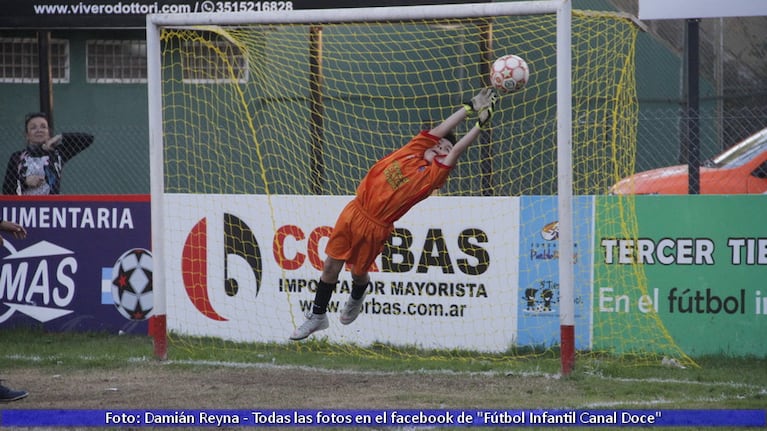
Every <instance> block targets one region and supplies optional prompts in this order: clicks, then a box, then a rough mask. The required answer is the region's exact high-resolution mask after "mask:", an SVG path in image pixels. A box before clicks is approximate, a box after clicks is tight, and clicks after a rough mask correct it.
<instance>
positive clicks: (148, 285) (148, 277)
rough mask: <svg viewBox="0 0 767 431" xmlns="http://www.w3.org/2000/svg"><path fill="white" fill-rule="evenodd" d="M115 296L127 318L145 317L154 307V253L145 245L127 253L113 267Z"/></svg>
mask: <svg viewBox="0 0 767 431" xmlns="http://www.w3.org/2000/svg"><path fill="white" fill-rule="evenodd" d="M112 299H113V300H114V304H115V307H117V311H119V312H120V314H122V315H123V317H125V318H126V319H130V320H145V319H147V318H148V317H149V314H150V313H151V312H152V308H153V307H154V295H153V292H152V254H151V253H150V252H149V251H148V250H144V249H143V248H134V249H132V250H128V251H126V252H125V253H123V255H122V256H120V257H119V258H118V259H117V262H115V265H114V266H113V267H112Z"/></svg>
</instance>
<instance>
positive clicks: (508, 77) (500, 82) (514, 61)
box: [490, 54, 530, 93]
mask: <svg viewBox="0 0 767 431" xmlns="http://www.w3.org/2000/svg"><path fill="white" fill-rule="evenodd" d="M529 78H530V68H528V67H527V63H526V62H525V60H523V59H522V58H521V57H518V56H516V55H512V54H509V55H504V56H503V57H500V58H498V59H497V60H495V62H494V63H493V68H492V69H491V70H490V83H491V84H492V85H493V87H495V88H496V89H497V90H498V91H499V92H501V93H513V92H515V91H519V90H521V89H522V87H524V86H525V85H526V84H527V80H528V79H529Z"/></svg>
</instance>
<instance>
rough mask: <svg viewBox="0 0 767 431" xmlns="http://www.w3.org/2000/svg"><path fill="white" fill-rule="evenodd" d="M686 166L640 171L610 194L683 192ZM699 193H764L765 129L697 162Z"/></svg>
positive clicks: (766, 183)
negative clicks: (698, 168)
mask: <svg viewBox="0 0 767 431" xmlns="http://www.w3.org/2000/svg"><path fill="white" fill-rule="evenodd" d="M688 183H689V180H688V176H687V165H677V166H669V167H666V168H660V169H653V170H650V171H645V172H640V173H637V174H634V175H632V176H630V177H627V178H624V179H622V180H620V181H619V182H618V183H617V184H615V185H614V186H612V187H611V188H610V194H614V195H625V194H637V195H652V194H660V195H686V194H687V193H688V187H689V186H688ZM700 193H701V194H709V195H714V194H721V195H729V194H748V193H754V194H758V193H767V129H763V130H761V131H759V132H757V133H755V134H753V135H751V136H749V137H748V138H746V139H745V140H743V141H742V142H740V143H739V144H737V145H735V146H733V147H732V148H729V149H728V150H726V151H724V152H723V153H721V154H719V155H718V156H716V157H714V158H712V159H709V160H706V161H705V162H703V163H701V165H700Z"/></svg>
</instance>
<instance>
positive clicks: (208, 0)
mask: <svg viewBox="0 0 767 431" xmlns="http://www.w3.org/2000/svg"><path fill="white" fill-rule="evenodd" d="M482 1H485V0H463V1H460V0H324V1H319V0H279V1H254V0H247V1H240V0H119V1H115V0H100V1H92V0H25V1H18V0H0V8H2V11H3V13H2V14H0V28H29V29H50V28H120V27H123V28H143V27H145V26H146V15H148V14H152V13H182V14H189V13H200V12H234V13H240V12H242V13H252V12H277V11H290V10H301V9H333V8H347V7H381V6H409V5H435V4H445V5H449V4H457V3H480V2H482Z"/></svg>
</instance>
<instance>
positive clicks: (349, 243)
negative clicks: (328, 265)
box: [325, 199, 394, 275]
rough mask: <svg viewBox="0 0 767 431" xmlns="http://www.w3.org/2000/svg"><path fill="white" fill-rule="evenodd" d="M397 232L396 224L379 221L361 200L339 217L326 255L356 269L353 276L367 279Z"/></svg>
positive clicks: (350, 205)
mask: <svg viewBox="0 0 767 431" xmlns="http://www.w3.org/2000/svg"><path fill="white" fill-rule="evenodd" d="M393 230H394V225H393V224H392V223H385V222H381V221H379V220H376V219H375V218H373V217H371V216H370V215H369V214H368V213H367V212H365V210H364V209H362V207H361V206H360V205H359V202H357V199H352V201H351V202H349V203H348V204H346V206H345V207H344V209H343V210H342V211H341V214H339V215H338V220H336V225H335V226H334V227H333V232H332V233H331V234H330V240H328V245H327V246H326V247H325V254H327V255H328V256H330V257H332V258H333V259H338V260H343V261H346V263H347V264H349V265H352V268H351V271H352V274H354V275H363V274H365V273H367V272H368V269H369V268H370V266H371V265H372V264H373V262H375V259H376V257H377V256H378V255H379V254H381V252H382V251H383V248H384V245H385V244H386V241H387V240H388V239H389V236H390V235H391V233H392V231H393Z"/></svg>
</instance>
